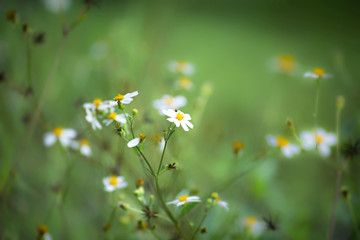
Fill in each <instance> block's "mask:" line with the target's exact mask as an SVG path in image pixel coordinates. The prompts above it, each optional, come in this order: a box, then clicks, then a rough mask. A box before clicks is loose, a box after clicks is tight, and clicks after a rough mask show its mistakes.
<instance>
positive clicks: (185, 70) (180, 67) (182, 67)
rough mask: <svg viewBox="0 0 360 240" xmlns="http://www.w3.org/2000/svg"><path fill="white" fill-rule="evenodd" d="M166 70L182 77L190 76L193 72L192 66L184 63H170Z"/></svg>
mask: <svg viewBox="0 0 360 240" xmlns="http://www.w3.org/2000/svg"><path fill="white" fill-rule="evenodd" d="M168 68H169V70H170V71H171V72H174V73H181V74H184V75H191V74H193V73H194V71H195V68H194V65H192V64H191V63H189V62H186V61H170V62H169V64H168Z"/></svg>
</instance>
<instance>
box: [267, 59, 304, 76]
mask: <svg viewBox="0 0 360 240" xmlns="http://www.w3.org/2000/svg"><path fill="white" fill-rule="evenodd" d="M269 64H270V68H271V69H272V70H274V71H276V72H282V73H286V74H292V73H294V72H295V71H296V69H297V68H298V63H297V62H296V60H295V58H293V57H292V56H290V55H287V54H282V55H279V56H277V57H275V58H272V59H271V60H270V62H269Z"/></svg>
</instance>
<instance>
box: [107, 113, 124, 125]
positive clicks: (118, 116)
mask: <svg viewBox="0 0 360 240" xmlns="http://www.w3.org/2000/svg"><path fill="white" fill-rule="evenodd" d="M106 118H107V119H105V120H104V121H103V122H104V124H105V125H106V126H109V125H110V124H111V123H112V122H114V121H115V122H118V123H126V117H125V115H124V114H123V113H120V114H117V113H116V112H113V113H110V114H109V115H108V116H107V117H106Z"/></svg>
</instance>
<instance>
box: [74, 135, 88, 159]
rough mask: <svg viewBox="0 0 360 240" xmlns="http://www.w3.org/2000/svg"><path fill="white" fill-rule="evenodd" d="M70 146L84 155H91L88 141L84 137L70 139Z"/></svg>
mask: <svg viewBox="0 0 360 240" xmlns="http://www.w3.org/2000/svg"><path fill="white" fill-rule="evenodd" d="M70 147H71V148H72V149H74V150H80V153H81V154H82V155H84V156H86V157H90V156H91V153H92V152H91V148H90V143H89V141H88V140H86V139H80V140H78V141H72V142H71V144H70Z"/></svg>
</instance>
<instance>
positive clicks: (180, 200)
mask: <svg viewBox="0 0 360 240" xmlns="http://www.w3.org/2000/svg"><path fill="white" fill-rule="evenodd" d="M187 198H188V195H183V196H181V197H179V202H185V201H186V200H187Z"/></svg>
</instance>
